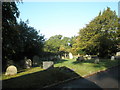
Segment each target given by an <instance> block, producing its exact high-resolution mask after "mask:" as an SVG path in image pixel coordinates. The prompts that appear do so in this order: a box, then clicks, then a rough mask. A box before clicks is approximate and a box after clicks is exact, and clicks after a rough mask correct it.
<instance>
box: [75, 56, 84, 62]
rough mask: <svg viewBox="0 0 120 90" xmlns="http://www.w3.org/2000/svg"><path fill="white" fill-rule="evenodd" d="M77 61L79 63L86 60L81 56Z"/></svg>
mask: <svg viewBox="0 0 120 90" xmlns="http://www.w3.org/2000/svg"><path fill="white" fill-rule="evenodd" d="M76 60H77V61H84V58H83V57H82V56H80V57H78V58H77V59H76Z"/></svg>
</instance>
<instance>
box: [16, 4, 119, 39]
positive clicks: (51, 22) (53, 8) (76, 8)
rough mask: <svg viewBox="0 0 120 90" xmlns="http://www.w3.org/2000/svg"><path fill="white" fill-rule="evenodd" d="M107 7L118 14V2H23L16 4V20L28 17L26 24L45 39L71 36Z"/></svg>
mask: <svg viewBox="0 0 120 90" xmlns="http://www.w3.org/2000/svg"><path fill="white" fill-rule="evenodd" d="M107 7H110V8H111V10H115V11H116V13H117V14H118V2H23V4H22V3H20V4H18V8H19V11H20V17H19V19H18V21H19V20H20V19H22V20H23V21H26V20H27V19H28V20H29V24H28V25H29V26H32V27H34V28H35V29H36V30H40V34H42V35H45V38H46V39H48V38H49V37H51V36H53V35H59V34H60V35H63V36H66V37H72V36H74V35H77V34H78V32H79V30H80V29H81V28H83V27H85V25H86V24H88V23H89V22H90V21H91V20H93V19H94V18H95V17H96V16H97V15H98V14H99V12H100V11H103V10H104V9H106V8H107Z"/></svg>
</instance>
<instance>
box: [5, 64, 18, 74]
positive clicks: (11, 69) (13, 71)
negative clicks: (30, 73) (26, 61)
mask: <svg viewBox="0 0 120 90" xmlns="http://www.w3.org/2000/svg"><path fill="white" fill-rule="evenodd" d="M15 74H17V68H16V67H15V66H14V65H11V66H8V68H7V69H6V72H5V75H15Z"/></svg>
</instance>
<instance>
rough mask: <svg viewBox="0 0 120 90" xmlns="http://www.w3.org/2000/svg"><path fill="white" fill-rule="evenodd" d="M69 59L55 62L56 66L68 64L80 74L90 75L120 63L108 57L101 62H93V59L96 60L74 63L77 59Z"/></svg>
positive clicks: (67, 65)
mask: <svg viewBox="0 0 120 90" xmlns="http://www.w3.org/2000/svg"><path fill="white" fill-rule="evenodd" d="M67 60H68V61H66V62H63V63H58V64H55V67H62V66H66V67H68V68H70V69H72V70H74V71H75V72H76V73H77V74H79V75H80V76H85V75H89V74H92V73H95V72H98V71H100V70H106V69H107V68H109V67H112V66H116V65H118V64H120V60H114V61H111V60H108V59H106V60H104V61H100V63H99V64H95V63H91V62H92V61H93V62H94V60H89V61H84V62H78V63H76V64H74V62H75V61H76V60H75V59H72V60H71V59H67Z"/></svg>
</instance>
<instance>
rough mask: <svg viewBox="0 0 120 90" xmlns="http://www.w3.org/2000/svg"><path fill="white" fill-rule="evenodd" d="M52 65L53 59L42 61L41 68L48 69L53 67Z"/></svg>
mask: <svg viewBox="0 0 120 90" xmlns="http://www.w3.org/2000/svg"><path fill="white" fill-rule="evenodd" d="M53 66H54V63H53V61H44V62H43V69H48V68H50V67H53Z"/></svg>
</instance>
